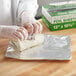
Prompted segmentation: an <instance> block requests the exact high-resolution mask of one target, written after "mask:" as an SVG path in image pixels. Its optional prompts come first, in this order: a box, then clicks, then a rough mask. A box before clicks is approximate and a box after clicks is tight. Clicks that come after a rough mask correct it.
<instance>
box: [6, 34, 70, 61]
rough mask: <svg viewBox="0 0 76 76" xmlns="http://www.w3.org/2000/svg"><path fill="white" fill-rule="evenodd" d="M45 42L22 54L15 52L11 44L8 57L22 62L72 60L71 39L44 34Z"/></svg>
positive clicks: (7, 52)
mask: <svg viewBox="0 0 76 76" xmlns="http://www.w3.org/2000/svg"><path fill="white" fill-rule="evenodd" d="M44 37H45V39H44V42H43V43H42V44H41V45H38V46H35V47H33V48H29V49H27V50H24V51H22V52H19V51H16V50H14V48H13V47H12V46H11V44H9V46H8V49H7V51H6V55H5V56H6V57H10V58H16V59H21V60H70V59H71V48H70V37H69V36H60V35H46V34H44Z"/></svg>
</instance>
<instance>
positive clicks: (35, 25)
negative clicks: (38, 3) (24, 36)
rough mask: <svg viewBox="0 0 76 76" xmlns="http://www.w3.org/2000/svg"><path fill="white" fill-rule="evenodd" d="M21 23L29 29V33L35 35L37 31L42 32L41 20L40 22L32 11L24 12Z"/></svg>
mask: <svg viewBox="0 0 76 76" xmlns="http://www.w3.org/2000/svg"><path fill="white" fill-rule="evenodd" d="M21 19H22V20H21V21H22V22H21V25H22V26H23V27H24V28H25V29H27V31H28V33H29V34H31V35H33V34H36V33H41V32H42V29H43V28H42V25H41V23H40V22H38V21H37V20H36V19H35V18H34V17H33V16H32V15H31V13H28V14H27V13H23V14H22V17H21Z"/></svg>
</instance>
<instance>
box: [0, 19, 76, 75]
mask: <svg viewBox="0 0 76 76" xmlns="http://www.w3.org/2000/svg"><path fill="white" fill-rule="evenodd" d="M40 22H41V23H42V25H43V27H44V30H43V33H44V34H53V35H69V36H70V37H71V49H72V60H70V61H56V60H50V61H48V60H38V61H37V60H35V61H34V60H31V61H29V60H27V61H25V60H17V59H12V58H6V57H5V52H6V49H7V47H8V44H9V40H8V39H2V38H0V76H76V29H67V30H61V31H53V32H52V31H49V30H48V28H47V27H46V26H45V24H44V23H43V22H42V21H41V20H40Z"/></svg>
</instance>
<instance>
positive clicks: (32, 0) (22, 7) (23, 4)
mask: <svg viewBox="0 0 76 76" xmlns="http://www.w3.org/2000/svg"><path fill="white" fill-rule="evenodd" d="M37 9H38V4H37V0H20V1H19V3H18V7H17V19H20V18H21V15H22V14H23V13H24V12H25V13H26V18H28V17H29V16H32V17H35V15H36V12H37Z"/></svg>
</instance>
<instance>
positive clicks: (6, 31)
mask: <svg viewBox="0 0 76 76" xmlns="http://www.w3.org/2000/svg"><path fill="white" fill-rule="evenodd" d="M18 28H19V27H18V26H7V25H0V37H9V36H11V35H12V34H13V33H14V32H15V31H16V30H17V29H18Z"/></svg>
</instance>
